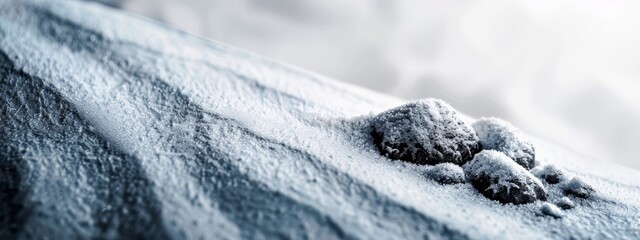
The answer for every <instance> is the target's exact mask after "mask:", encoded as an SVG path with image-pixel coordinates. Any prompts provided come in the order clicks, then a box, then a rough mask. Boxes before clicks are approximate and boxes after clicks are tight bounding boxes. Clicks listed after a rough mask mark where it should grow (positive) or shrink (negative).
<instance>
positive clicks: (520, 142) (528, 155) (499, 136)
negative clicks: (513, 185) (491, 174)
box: [473, 117, 535, 169]
mask: <svg viewBox="0 0 640 240" xmlns="http://www.w3.org/2000/svg"><path fill="white" fill-rule="evenodd" d="M473 128H474V129H475V131H476V134H478V138H479V139H480V144H481V145H482V148H483V149H492V150H497V151H500V152H502V153H504V154H506V155H507V156H508V157H510V158H511V159H513V160H515V161H516V162H517V163H518V164H520V166H522V167H524V168H526V169H531V168H533V167H534V166H535V150H534V147H533V144H532V143H531V140H529V139H528V137H527V136H526V135H525V134H523V133H522V132H520V130H518V129H517V128H516V127H514V126H513V125H511V124H510V123H508V122H506V121H504V120H502V119H499V118H493V117H491V118H481V119H479V120H478V121H476V122H475V123H473Z"/></svg>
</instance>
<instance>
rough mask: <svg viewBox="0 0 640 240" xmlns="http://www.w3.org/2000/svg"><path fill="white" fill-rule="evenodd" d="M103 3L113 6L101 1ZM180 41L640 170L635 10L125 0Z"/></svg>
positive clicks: (598, 4)
mask: <svg viewBox="0 0 640 240" xmlns="http://www.w3.org/2000/svg"><path fill="white" fill-rule="evenodd" d="M107 1H109V0H107ZM116 5H119V6H120V7H122V8H124V9H126V10H128V11H131V12H134V13H137V14H141V15H144V16H147V17H150V18H153V19H157V20H160V21H163V22H166V23H168V24H169V25H173V26H175V27H178V28H180V29H182V30H185V31H187V32H191V33H194V34H197V35H201V36H204V37H207V38H210V39H213V40H216V41H220V42H223V43H227V44H229V45H233V46H236V47H239V48H242V49H245V50H248V51H251V52H254V53H257V54H259V55H263V56H267V57H270V58H274V59H277V60H280V61H282V62H286V63H289V64H292V65H296V66H299V67H302V68H306V69H310V70H313V71H316V72H319V73H321V74H324V75H327V76H330V77H333V78H336V79H339V80H342V81H347V82H351V83H354V84H357V85H361V86H364V87H367V88H371V89H374V90H376V91H380V92H383V93H388V94H392V95H395V96H398V97H401V98H405V99H414V98H423V97H436V98H441V99H444V100H446V101H447V102H449V103H450V104H452V105H453V106H454V107H456V108H457V109H459V110H461V111H462V112H465V113H467V114H469V115H472V116H475V117H480V116H498V117H501V118H504V119H506V120H509V121H511V122H512V123H514V124H515V125H516V126H518V127H520V128H521V129H523V130H524V131H526V132H528V133H530V134H533V135H535V136H538V137H541V138H545V139H547V140H551V141H552V142H555V143H557V144H560V145H563V146H565V147H567V148H570V149H573V150H575V151H578V152H581V153H584V154H586V155H591V156H593V157H596V158H600V159H603V160H608V161H614V162H618V163H620V164H623V165H626V166H630V167H634V168H636V169H640V159H639V158H638V157H637V154H635V151H637V150H640V148H639V146H640V93H639V91H640V14H639V13H640V2H638V1H634V0H629V1H619V0H580V1H578V0H509V1H506V0H505V1H500V0H498V1H496V0H494V1H444V0H442V1H433V0H351V1H323V0H310V1H299V0H234V1H221V0H219V1H210V0H124V1H120V3H119V4H116Z"/></svg>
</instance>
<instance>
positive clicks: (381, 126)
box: [371, 99, 480, 165]
mask: <svg viewBox="0 0 640 240" xmlns="http://www.w3.org/2000/svg"><path fill="white" fill-rule="evenodd" d="M459 115H460V114H459V113H457V111H456V110H455V109H453V108H452V107H451V106H449V104H447V103H445V102H444V101H442V100H439V99H423V100H418V101H414V102H410V103H407V104H405V105H402V106H400V107H396V108H393V109H391V110H388V111H385V112H383V113H381V114H380V115H378V116H375V117H373V119H372V120H371V125H372V128H373V129H372V133H371V134H372V135H373V138H374V142H375V144H376V145H377V146H378V149H379V150H380V152H381V153H382V154H383V155H385V156H387V157H389V158H391V159H401V160H404V161H407V162H413V163H417V164H430V165H434V164H438V163H444V162H450V163H455V164H458V165H461V164H463V163H465V162H467V161H469V160H471V158H472V157H473V155H474V154H476V153H477V152H479V151H480V144H479V143H478V137H477V136H476V134H475V132H474V131H473V128H471V126H470V125H469V124H467V123H466V122H464V121H463V119H462V118H461V116H459Z"/></svg>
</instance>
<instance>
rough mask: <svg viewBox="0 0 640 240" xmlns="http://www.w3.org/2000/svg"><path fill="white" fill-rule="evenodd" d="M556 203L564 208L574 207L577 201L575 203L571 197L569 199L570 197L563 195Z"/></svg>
mask: <svg viewBox="0 0 640 240" xmlns="http://www.w3.org/2000/svg"><path fill="white" fill-rule="evenodd" d="M556 205H557V206H558V207H560V208H562V209H565V210H566V209H572V208H574V207H575V206H576V204H575V203H573V201H571V199H569V198H568V197H562V198H561V199H560V200H558V202H556Z"/></svg>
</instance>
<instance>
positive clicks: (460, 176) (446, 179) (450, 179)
mask: <svg viewBox="0 0 640 240" xmlns="http://www.w3.org/2000/svg"><path fill="white" fill-rule="evenodd" d="M426 175H427V177H428V178H429V179H432V180H434V181H436V182H439V183H442V184H457V183H463V182H465V179H466V178H465V176H464V171H463V170H462V168H461V167H460V166H458V165H455V164H453V163H441V164H438V165H435V166H433V167H432V168H430V169H429V170H428V171H427V173H426Z"/></svg>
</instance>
